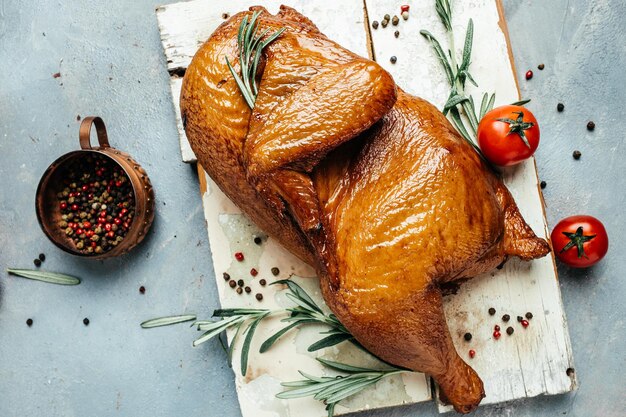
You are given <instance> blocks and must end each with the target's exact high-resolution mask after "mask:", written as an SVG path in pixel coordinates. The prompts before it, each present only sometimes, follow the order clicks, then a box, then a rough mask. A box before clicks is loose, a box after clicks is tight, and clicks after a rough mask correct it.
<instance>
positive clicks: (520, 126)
mask: <svg viewBox="0 0 626 417" xmlns="http://www.w3.org/2000/svg"><path fill="white" fill-rule="evenodd" d="M513 114H517V119H515V120H513V119H506V118H504V119H496V120H498V121H500V122H504V123H508V124H509V133H508V134H507V135H512V134H514V133H517V134H518V135H519V137H520V138H522V141H523V142H524V145H526V147H527V148H528V149H530V143H528V139H527V138H526V133H525V132H524V131H525V130H526V129H530V128H531V127H533V126H534V125H535V124H534V123H533V122H525V121H524V112H523V111H514V112H513Z"/></svg>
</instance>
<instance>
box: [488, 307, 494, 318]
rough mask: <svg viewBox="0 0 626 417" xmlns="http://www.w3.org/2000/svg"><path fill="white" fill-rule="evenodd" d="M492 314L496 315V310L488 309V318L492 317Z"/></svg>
mask: <svg viewBox="0 0 626 417" xmlns="http://www.w3.org/2000/svg"><path fill="white" fill-rule="evenodd" d="M494 314H496V309H495V308H493V307H491V308H490V309H489V315H490V316H493V315H494Z"/></svg>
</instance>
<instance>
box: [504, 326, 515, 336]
mask: <svg viewBox="0 0 626 417" xmlns="http://www.w3.org/2000/svg"><path fill="white" fill-rule="evenodd" d="M514 331H515V329H514V328H512V327H510V326H509V327H507V328H506V334H508V335H509V336H511V335H512V334H513V332H514Z"/></svg>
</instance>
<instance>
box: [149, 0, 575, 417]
mask: <svg viewBox="0 0 626 417" xmlns="http://www.w3.org/2000/svg"><path fill="white" fill-rule="evenodd" d="M254 3H255V4H256V3H259V2H254ZM261 3H263V4H268V5H269V6H268V9H269V10H270V11H271V12H275V11H276V8H277V5H278V4H279V3H287V4H291V5H294V6H295V7H296V8H298V9H299V10H301V11H303V12H304V13H305V14H306V15H308V16H309V17H311V18H312V19H313V20H314V21H315V22H316V24H318V25H319V26H320V29H322V31H323V32H325V33H326V34H328V35H329V36H330V37H331V38H333V39H335V40H337V41H338V42H339V43H341V44H343V45H346V46H348V47H349V48H350V49H352V50H353V51H355V52H357V53H359V54H361V55H364V56H367V55H368V48H367V41H366V36H367V33H366V31H363V24H364V22H363V20H364V19H363V15H362V12H363V11H362V8H361V7H360V6H359V5H358V4H357V3H358V2H354V1H351V2H347V3H348V4H346V2H341V3H342V4H341V5H335V4H332V3H328V2H322V1H308V2H307V1H292V2H280V1H269V2H261ZM335 3H339V2H335ZM366 3H367V12H368V14H369V18H370V20H379V21H380V20H381V18H382V16H383V15H384V14H385V13H389V14H391V15H393V14H398V15H399V10H397V9H398V7H399V5H398V3H396V2H394V1H388V0H384V1H371V0H367V1H366ZM453 3H454V7H455V10H454V13H455V19H454V22H453V23H454V27H455V32H456V33H460V34H463V33H464V30H465V26H466V23H467V20H468V19H469V17H472V18H473V19H474V23H475V36H474V39H475V43H474V53H473V59H472V74H473V76H474V78H476V80H477V82H478V84H479V86H480V88H479V89H469V92H470V93H476V92H477V91H480V92H481V93H482V91H489V92H492V91H497V93H498V94H497V101H496V104H503V103H509V102H512V101H515V100H517V98H518V91H517V86H516V80H515V76H514V71H513V66H512V58H511V56H510V54H509V47H508V39H507V35H506V30H505V27H506V25H505V24H504V22H503V20H502V17H501V16H500V15H499V14H498V12H499V10H498V6H499V3H498V2H496V1H495V0H469V1H464V2H463V3H462V4H461V2H453ZM215 4H217V3H216V2H213V1H210V0H195V1H191V2H185V3H177V4H172V5H168V6H164V7H161V8H158V9H157V15H158V18H159V27H160V30H161V34H162V40H163V45H164V49H165V51H166V56H167V57H168V68H169V69H170V70H172V72H173V73H176V72H177V71H176V70H177V68H178V69H180V68H186V65H187V64H188V63H189V60H190V59H191V57H192V56H193V54H194V53H195V50H196V49H197V47H198V45H199V44H201V43H202V42H203V41H204V40H205V39H206V37H208V35H209V34H210V33H211V32H212V31H213V30H214V29H215V28H216V27H217V25H219V23H221V21H222V17H221V15H222V13H224V12H226V13H229V14H231V13H234V12H235V11H238V10H241V9H244V8H245V7H247V4H252V3H250V2H244V1H239V0H238V1H234V2H229V4H228V5H227V6H224V5H221V4H220V6H219V7H215ZM223 7H227V9H222V8H223ZM411 7H412V9H411V13H410V18H409V20H408V21H404V20H402V19H401V20H400V24H399V25H398V26H397V27H394V26H392V25H391V24H390V25H389V26H388V27H387V28H386V29H382V28H381V27H379V29H378V30H371V36H372V43H373V46H374V51H375V58H376V59H377V61H378V62H379V63H381V65H383V66H384V67H385V68H386V69H387V70H389V71H390V72H391V73H392V74H393V75H394V78H395V79H396V82H398V84H399V85H400V86H401V87H402V88H404V89H405V90H407V91H408V92H410V93H414V94H417V95H420V96H422V97H424V98H426V99H428V100H429V101H431V102H433V103H434V104H436V105H437V106H439V107H442V105H443V103H444V102H445V100H446V98H447V96H448V92H449V90H448V87H447V84H446V81H445V78H444V74H443V72H442V71H441V70H440V67H439V63H438V62H437V61H436V59H435V57H434V55H433V54H432V51H431V49H430V47H429V46H428V44H427V43H426V42H425V40H424V39H422V37H421V36H420V35H419V30H420V29H423V28H424V29H428V30H430V31H431V32H432V33H433V34H434V35H435V36H437V37H438V38H439V39H440V40H442V41H443V39H445V36H444V34H443V28H442V27H441V24H440V23H439V22H438V18H437V16H436V12H435V10H434V5H433V4H431V2H420V3H419V4H413V5H412V6H411ZM272 8H273V9H272ZM209 28H210V29H209ZM395 30H398V31H399V32H400V36H399V38H395V37H394V31H395ZM481 39H489V40H490V41H489V42H485V41H481ZM456 42H457V49H460V48H461V47H462V42H463V39H462V37H459V39H457V40H456ZM392 55H395V56H396V57H397V63H396V64H395V65H393V64H391V63H390V61H389V58H390V57H391V56H392ZM170 61H171V62H170ZM493 74H497V76H494V75H493ZM177 82H178V83H179V84H178V86H176V83H177ZM179 91H180V80H178V81H177V80H176V78H175V77H173V79H172V92H173V98H174V102H175V106H176V107H177V101H178V92H179ZM177 117H178V111H177ZM178 122H179V131H180V132H181V134H182V135H184V133H182V124H180V118H178ZM182 139H184V136H181V140H182ZM185 140H186V139H185ZM202 175H204V174H202ZM505 182H506V183H507V185H508V186H509V188H510V189H511V192H512V193H513V195H514V197H515V198H516V200H517V202H518V204H519V206H520V210H521V211H522V213H523V214H524V216H525V217H526V219H527V221H528V222H529V224H530V225H531V226H532V227H533V229H534V230H535V231H536V232H537V233H538V234H540V235H543V236H547V234H548V231H547V226H546V222H545V214H544V212H543V207H542V200H541V194H540V191H539V189H538V184H537V182H538V181H537V172H536V167H535V165H534V161H529V162H527V163H525V164H522V165H521V166H519V167H517V168H514V169H510V170H508V171H507V172H506V173H505ZM203 201H204V205H205V217H206V219H207V224H208V229H209V239H210V242H211V247H212V249H213V254H212V255H213V260H214V266H215V270H216V275H217V277H218V278H217V280H218V284H221V286H220V287H219V291H220V299H221V300H222V304H223V305H229V306H230V304H228V303H230V302H238V301H239V300H240V298H237V297H235V298H234V299H231V298H232V291H231V292H230V293H229V292H228V290H229V289H228V288H226V287H223V281H221V278H220V276H221V272H223V271H226V270H229V268H235V270H233V271H235V272H237V273H245V272H246V271H243V270H242V271H237V270H236V268H237V267H238V266H240V265H234V264H233V262H231V260H232V257H231V256H230V255H231V254H232V252H233V250H234V248H238V247H243V248H244V249H245V250H246V251H248V250H252V251H253V252H252V253H255V249H256V248H255V247H254V246H252V245H251V243H250V242H251V239H250V238H248V241H247V243H245V244H243V246H241V245H242V242H243V240H242V239H244V237H245V236H248V237H250V236H251V234H254V233H259V232H258V231H256V230H255V229H254V226H252V225H249V224H248V223H246V221H245V218H243V217H241V215H240V214H239V211H238V210H237V209H236V207H234V205H232V203H230V202H229V201H228V200H227V199H226V198H225V197H224V196H223V194H221V192H219V190H218V189H217V187H215V184H213V183H212V181H211V180H210V179H209V178H207V190H206V193H203ZM229 225H230V226H229ZM244 240H245V239H244ZM255 259H257V261H258V263H259V265H260V268H261V269H260V270H261V271H265V272H267V269H268V268H270V267H271V266H272V265H273V264H278V265H279V267H280V268H281V270H282V271H296V272H297V273H298V274H299V275H301V276H307V275H310V274H311V272H310V271H308V272H307V270H306V268H304V267H303V265H301V264H298V262H297V260H295V259H294V258H293V257H292V256H291V255H289V254H288V253H286V252H284V250H283V249H282V248H280V247H279V246H278V245H276V243H275V242H272V240H271V239H269V240H268V242H267V244H266V249H264V250H263V253H261V254H254V255H253V257H252V260H253V261H254V260H255ZM246 267H248V265H247V266H246ZM304 282H305V283H306V284H305V285H307V288H308V289H309V290H310V291H316V288H317V287H316V284H315V285H312V284H311V283H315V280H314V279H313V280H309V281H304ZM225 291H226V292H225ZM228 295H231V297H230V298H228ZM316 296H317V297H319V294H316ZM267 299H271V300H272V303H279V302H280V295H279V294H272V295H270V294H268V295H267V296H266V300H267ZM319 300H321V299H318V301H319ZM252 305H253V306H257V305H256V304H254V303H252ZM492 306H493V307H495V308H496V309H497V310H498V314H497V315H496V316H494V317H490V316H488V315H487V313H486V310H487V309H488V308H489V307H492ZM526 311H532V312H533V314H534V316H535V317H534V318H533V320H532V321H531V325H530V327H529V328H528V329H526V330H524V329H522V328H521V326H519V324H518V323H517V322H516V321H515V316H517V315H523V314H524V313H525V312H526ZM504 313H508V314H510V315H511V316H512V317H513V321H512V322H510V324H509V325H511V326H513V327H514V328H515V333H514V335H513V336H510V337H509V336H507V335H506V334H505V332H504V329H505V328H506V326H504V324H503V323H502V322H500V320H499V317H501V315H502V314H504ZM446 315H447V318H448V324H449V326H450V329H451V332H452V334H453V338H454V340H455V344H456V346H457V349H458V350H459V352H460V353H461V354H462V355H467V351H468V349H470V348H472V349H475V350H476V351H477V357H476V358H475V359H473V360H469V359H468V362H469V363H470V364H471V365H472V366H473V367H474V368H475V369H476V370H477V371H478V373H479V374H480V375H481V376H482V378H483V380H484V381H485V389H486V391H487V398H485V400H484V402H483V404H491V403H497V402H502V401H509V400H512V399H516V398H522V397H531V396H535V395H540V394H557V393H562V392H567V391H570V390H572V389H575V387H576V384H577V382H576V379H575V376H572V377H571V378H570V377H569V376H567V375H566V373H565V370H566V369H567V368H569V367H573V365H572V357H571V347H570V341H569V335H568V331H567V325H566V321H565V315H564V312H563V308H562V305H561V299H560V293H559V287H558V281H557V276H556V272H555V268H554V260H553V259H552V258H550V257H547V258H544V259H542V260H537V261H534V262H532V263H521V262H510V263H509V264H508V265H507V267H506V268H504V269H503V270H501V271H496V272H494V273H492V274H486V275H485V276H482V277H478V278H476V279H475V280H473V281H471V282H469V283H467V284H465V285H464V286H462V288H461V290H460V291H459V293H458V294H457V295H455V296H452V297H447V298H446ZM494 324H500V326H501V327H503V332H502V333H503V336H502V338H501V339H500V340H499V341H497V342H496V341H493V339H492V338H491V332H492V329H493V325H494ZM272 326H274V327H275V326H276V323H273V324H271V325H270V328H269V329H268V330H267V331H268V332H270V331H271V329H272V328H274V327H272ZM468 330H469V331H471V332H472V333H473V334H474V338H473V340H472V342H471V343H470V344H468V343H467V342H464V341H463V340H462V336H463V334H464V333H465V331H468ZM307 332H308V331H304V332H302V336H301V334H300V333H298V335H297V336H295V335H294V336H293V337H292V338H290V339H289V340H286V341H285V343H284V345H288V346H289V347H291V348H293V347H294V346H296V351H297V350H298V346H299V345H298V343H302V342H301V341H300V342H298V340H311V339H310V338H311V337H313V336H314V335H315V334H314V332H315V331H314V330H311V331H310V333H307ZM268 334H269V333H268ZM258 338H259V340H262V337H261V336H258ZM300 338H302V339H300ZM281 346H282V345H281ZM276 352H280V353H278V354H277V356H276V357H275V358H274V359H275V360H283V359H284V357H283V354H282V351H278V350H277V351H276ZM334 354H338V355H342V354H343V353H342V352H334ZM266 355H268V354H264V355H263V356H262V357H260V358H251V362H252V363H265V364H267V363H268V361H270V362H271V359H268V358H269V357H268V356H266ZM465 357H467V356H465ZM298 358H299V356H298ZM309 359H310V358H309ZM261 360H262V362H260V361H261ZM299 360H300V362H299V363H302V364H303V365H302V366H305V367H307V369H308V366H314V365H315V363H314V362H312V363H311V362H307V360H304V359H300V358H299ZM283 362H285V361H284V360H283ZM494 363H496V364H498V366H493V364H494ZM234 366H235V369H237V364H235V365H234ZM267 368H269V367H265V368H259V369H256V370H255V372H252V374H253V375H256V374H257V373H264V376H260V377H258V378H254V379H252V380H244V379H242V378H241V377H240V375H239V374H237V388H238V393H239V396H240V402H241V406H242V412H243V413H244V416H247V415H255V416H256V415H268V416H269V415H272V416H273V415H282V413H284V412H287V411H288V410H291V411H292V412H296V410H297V412H296V414H297V415H303V414H302V410H308V411H310V412H311V414H310V415H312V416H313V415H321V414H319V412H320V411H323V410H320V409H319V407H318V408H316V405H317V406H319V404H316V403H315V402H311V401H309V402H307V401H306V400H302V401H303V402H300V401H296V402H289V404H282V405H277V404H278V403H285V402H284V401H283V402H280V401H279V402H276V401H270V400H268V399H271V398H273V393H270V392H268V390H271V389H270V387H273V388H277V386H276V383H277V381H279V380H281V378H285V377H289V376H290V375H291V377H290V378H291V379H293V378H297V374H296V375H295V376H294V374H293V373H292V374H289V375H286V374H282V373H281V372H282V371H287V370H289V369H290V367H289V366H281V367H278V368H280V369H279V371H278V374H272V372H273V371H272V370H269V369H267ZM311 369H315V368H311ZM294 370H295V369H291V371H292V372H293V371H294ZM318 371H321V369H318ZM267 372H269V373H267ZM290 378H287V379H290ZM255 381H261V382H262V383H261V382H256V383H255ZM403 383H404V388H405V389H404V390H402V392H404V393H405V394H406V395H407V396H408V397H409V398H408V399H407V397H403V398H395V399H394V401H391V402H392V403H410V402H417V401H423V400H426V399H427V398H429V397H430V391H429V389H428V384H427V381H425V380H424V379H421V380H420V379H419V378H418V379H416V380H413V381H407V380H405V381H403ZM400 385H402V384H400ZM274 391H275V390H274ZM375 392H376V393H383V395H385V396H388V395H389V390H388V389H385V388H384V387H382V388H380V389H379V390H376V391H375ZM408 393H410V395H409V394H408ZM403 395H404V394H403ZM368 396H369V397H373V396H374V392H372V393H371V394H370V395H368ZM268 401H270V402H268ZM261 403H262V404H261ZM260 404H261V405H260ZM383 405H385V404H380V403H376V401H373V402H371V403H369V404H364V403H359V402H358V400H356V402H355V403H348V409H343V408H342V409H338V411H340V412H341V411H343V412H347V411H354V410H357V409H362V408H375V407H377V406H383ZM387 405H388V404H387ZM258 407H261V409H262V410H265V411H263V413H266V414H258V412H257V408H258ZM281 407H282V408H281ZM289 407H292V408H289ZM440 410H441V411H447V410H449V408H446V407H443V406H441V405H440ZM253 413H254V414H253ZM316 413H317V414H316ZM307 415H309V414H307Z"/></svg>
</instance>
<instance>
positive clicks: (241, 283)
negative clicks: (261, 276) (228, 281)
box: [237, 279, 244, 287]
mask: <svg viewBox="0 0 626 417" xmlns="http://www.w3.org/2000/svg"><path fill="white" fill-rule="evenodd" d="M243 284H244V282H243V279H240V280H239V281H237V285H239V286H240V287H243Z"/></svg>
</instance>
